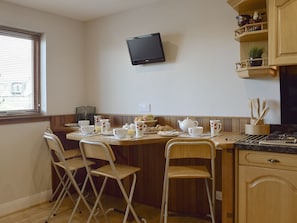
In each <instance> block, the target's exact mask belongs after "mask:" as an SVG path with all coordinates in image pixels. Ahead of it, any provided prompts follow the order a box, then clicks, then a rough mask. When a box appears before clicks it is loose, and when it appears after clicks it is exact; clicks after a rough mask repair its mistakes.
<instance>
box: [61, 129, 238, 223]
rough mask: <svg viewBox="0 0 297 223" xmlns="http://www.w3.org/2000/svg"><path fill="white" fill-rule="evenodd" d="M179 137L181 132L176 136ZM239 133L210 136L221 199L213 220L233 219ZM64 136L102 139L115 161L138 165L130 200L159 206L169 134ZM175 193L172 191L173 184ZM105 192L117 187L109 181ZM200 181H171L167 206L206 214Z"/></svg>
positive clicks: (217, 186) (114, 190)
mask: <svg viewBox="0 0 297 223" xmlns="http://www.w3.org/2000/svg"><path fill="white" fill-rule="evenodd" d="M178 137H181V136H178ZM240 137H243V135H242V134H240V133H233V132H223V133H221V134H220V136H216V137H211V138H210V139H211V140H213V142H214V143H215V145H216V148H217V159H216V191H222V198H221V200H222V201H219V200H220V199H219V198H217V199H218V200H217V201H216V222H223V223H231V222H232V223H233V222H234V158H235V153H234V150H233V148H234V147H233V145H234V143H235V141H237V140H238V139H240ZM66 138H67V139H68V140H75V141H79V140H80V139H82V138H84V139H88V140H94V141H96V140H102V141H104V142H106V143H108V144H109V145H111V146H112V148H113V150H114V152H115V155H116V157H117V162H119V163H126V164H129V165H134V166H138V167H140V168H141V171H140V172H139V173H138V176H137V186H136V188H135V193H134V198H133V199H134V201H136V202H139V203H143V204H147V205H151V206H154V207H160V205H161V198H162V186H163V176H164V167H165V157H164V148H165V145H166V142H167V141H168V140H170V139H171V138H173V136H167V137H165V136H160V135H158V134H147V135H144V136H143V137H140V138H128V139H117V138H115V137H114V136H103V135H100V134H97V135H91V136H84V135H82V134H81V133H79V132H71V133H68V134H67V135H66ZM177 187H178V188H179V189H178V191H179V193H176V190H175V189H176V188H177ZM108 188H109V190H108V193H111V194H114V195H117V193H118V191H117V188H116V187H115V186H114V185H112V184H110V185H109V186H108ZM203 190H204V188H203V183H202V182H200V181H199V180H198V182H197V180H196V181H195V180H193V179H189V180H183V181H173V182H172V186H171V189H170V192H169V193H170V196H169V198H170V200H169V209H170V210H171V211H173V212H181V213H184V214H189V215H194V216H205V215H206V214H208V212H209V210H208V204H207V198H206V196H205V195H204V193H203Z"/></svg>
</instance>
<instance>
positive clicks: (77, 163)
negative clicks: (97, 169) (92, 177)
mask: <svg viewBox="0 0 297 223" xmlns="http://www.w3.org/2000/svg"><path fill="white" fill-rule="evenodd" d="M65 162H66V164H67V166H68V168H69V170H70V171H74V170H77V169H80V168H84V167H85V163H84V161H83V159H82V158H80V157H77V158H73V159H69V160H65ZM55 164H56V165H57V166H59V167H61V168H63V169H65V166H64V164H63V163H62V162H55ZM87 164H88V165H93V164H95V162H92V161H89V160H88V161H87Z"/></svg>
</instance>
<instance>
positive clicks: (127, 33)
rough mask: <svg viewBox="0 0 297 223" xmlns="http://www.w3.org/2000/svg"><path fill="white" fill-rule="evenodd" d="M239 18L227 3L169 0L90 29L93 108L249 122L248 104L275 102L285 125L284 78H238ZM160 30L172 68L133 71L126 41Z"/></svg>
mask: <svg viewBox="0 0 297 223" xmlns="http://www.w3.org/2000/svg"><path fill="white" fill-rule="evenodd" d="M235 16H236V12H235V11H234V10H233V9H232V8H231V7H230V6H229V5H228V4H227V3H226V1H222V0H213V1H204V0H184V1H180V0H163V1H160V2H158V3H154V4H152V5H150V6H146V7H144V8H140V9H137V10H131V11H126V12H124V13H120V14H117V15H113V16H109V17H105V18H103V19H97V20H94V21H90V22H88V23H87V25H86V32H85V33H86V59H87V60H86V64H85V66H86V73H87V78H88V79H87V92H88V97H87V98H86V99H87V100H88V102H89V104H94V105H95V106H96V107H97V110H98V111H99V112H101V113H115V114H117V113H125V114H137V113H139V111H138V104H140V103H149V104H151V105H152V113H153V114H156V115H185V116H186V115H197V116H249V108H248V103H247V101H248V98H250V97H260V98H266V99H267V100H268V101H269V104H270V105H271V107H272V109H271V112H270V113H269V117H268V120H267V121H268V122H269V123H279V120H280V118H279V116H280V114H279V113H280V112H279V110H280V109H279V89H278V88H279V87H278V85H279V82H278V78H269V79H266V80H243V79H240V78H239V77H238V76H237V74H236V72H235V62H237V61H238V59H239V44H238V43H237V42H236V41H235V40H234V38H233V37H234V29H235V28H236V19H235ZM153 32H160V33H161V36H162V40H163V44H164V50H165V55H166V62H165V63H159V64H147V65H138V66H132V65H131V62H130V58H129V54H128V49H127V46H126V42H125V40H126V39H127V38H129V37H133V36H137V35H143V34H149V33H153Z"/></svg>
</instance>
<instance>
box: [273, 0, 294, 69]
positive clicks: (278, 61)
mask: <svg viewBox="0 0 297 223" xmlns="http://www.w3.org/2000/svg"><path fill="white" fill-rule="evenodd" d="M268 9H269V10H268V12H269V14H268V17H269V24H270V25H269V64H271V65H291V64H297V41H296V39H297V24H296V12H297V0H269V1H268Z"/></svg>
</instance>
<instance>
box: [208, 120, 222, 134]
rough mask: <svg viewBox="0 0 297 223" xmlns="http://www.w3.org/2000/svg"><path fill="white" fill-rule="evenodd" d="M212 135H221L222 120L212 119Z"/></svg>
mask: <svg viewBox="0 0 297 223" xmlns="http://www.w3.org/2000/svg"><path fill="white" fill-rule="evenodd" d="M209 123H210V135H211V136H217V135H219V133H220V131H221V130H222V123H221V120H210V121H209Z"/></svg>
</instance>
